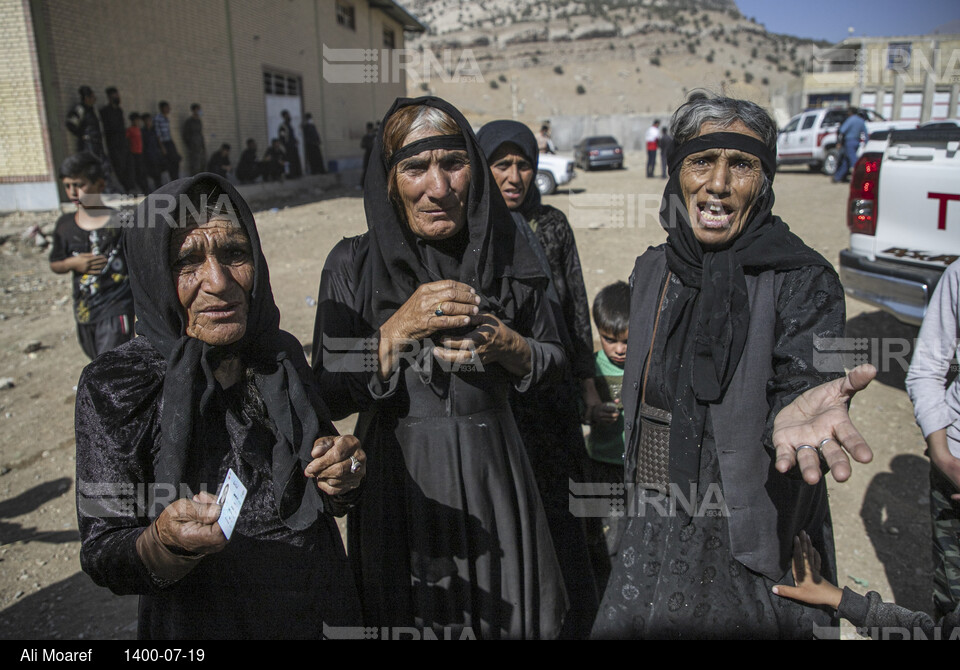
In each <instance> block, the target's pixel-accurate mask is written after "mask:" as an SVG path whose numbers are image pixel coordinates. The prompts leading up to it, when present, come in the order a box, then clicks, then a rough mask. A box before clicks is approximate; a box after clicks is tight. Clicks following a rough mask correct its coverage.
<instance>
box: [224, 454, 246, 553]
mask: <svg viewBox="0 0 960 670" xmlns="http://www.w3.org/2000/svg"><path fill="white" fill-rule="evenodd" d="M246 497H247V487H246V486H244V485H243V483H242V482H241V481H240V480H239V479H237V474H236V473H235V472H234V471H233V468H230V469H229V470H227V478H226V479H224V480H223V484H221V485H220V491H219V492H218V493H217V504H218V505H220V518H219V519H217V523H218V524H220V530H222V531H223V535H224V537H226V538H227V539H228V540H229V539H230V535H232V534H233V527H234V526H236V525H237V517H239V516H240V508H241V507H242V506H243V501H244V499H245V498H246Z"/></svg>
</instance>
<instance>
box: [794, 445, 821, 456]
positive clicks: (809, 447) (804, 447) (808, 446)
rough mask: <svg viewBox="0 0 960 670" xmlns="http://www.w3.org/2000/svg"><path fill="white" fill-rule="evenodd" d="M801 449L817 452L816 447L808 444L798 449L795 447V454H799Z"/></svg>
mask: <svg viewBox="0 0 960 670" xmlns="http://www.w3.org/2000/svg"><path fill="white" fill-rule="evenodd" d="M801 449H813V450H814V451H816V450H817V448H816V447H814V446H811V445H809V444H801V445H800V446H799V447H797V453H798V454H799V453H800V450H801Z"/></svg>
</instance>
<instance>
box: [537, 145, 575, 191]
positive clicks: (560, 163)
mask: <svg viewBox="0 0 960 670" xmlns="http://www.w3.org/2000/svg"><path fill="white" fill-rule="evenodd" d="M575 176H576V172H575V170H574V167H573V159H572V158H568V157H566V156H560V155H558V154H546V153H541V154H540V157H539V159H538V160H537V176H536V177H535V180H534V183H535V184H536V185H537V189H539V191H540V195H550V194H551V193H553V192H554V191H556V190H557V186H563V185H564V184H567V183H569V182H570V180H571V179H573V178H574V177H575Z"/></svg>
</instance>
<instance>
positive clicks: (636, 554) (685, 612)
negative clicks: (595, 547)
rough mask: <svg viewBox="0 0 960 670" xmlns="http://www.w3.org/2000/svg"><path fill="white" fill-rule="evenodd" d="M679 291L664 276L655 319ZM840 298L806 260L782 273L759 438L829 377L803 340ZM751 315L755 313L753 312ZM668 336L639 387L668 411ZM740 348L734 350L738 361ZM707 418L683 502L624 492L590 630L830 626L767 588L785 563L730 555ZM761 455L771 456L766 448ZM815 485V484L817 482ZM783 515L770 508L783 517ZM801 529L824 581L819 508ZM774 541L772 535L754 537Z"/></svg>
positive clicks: (760, 631) (724, 632) (752, 631)
mask: <svg viewBox="0 0 960 670" xmlns="http://www.w3.org/2000/svg"><path fill="white" fill-rule="evenodd" d="M634 281H638V278H636V277H634ZM680 290H681V285H680V282H679V280H678V279H677V278H676V275H673V276H672V277H671V281H670V283H669V284H668V287H667V290H666V292H665V296H664V299H663V307H662V311H661V317H662V318H661V324H662V323H666V322H669V318H668V317H667V314H668V312H669V310H671V309H672V308H673V303H674V301H676V298H677V295H678V292H679V291H680ZM843 304H844V303H843V290H842V288H841V287H840V285H839V282H838V281H837V279H836V275H834V274H833V273H832V272H829V271H825V270H824V269H823V268H821V267H816V266H814V267H805V268H801V269H797V270H792V271H789V272H787V273H786V276H785V277H784V279H783V284H782V288H781V290H780V293H779V296H778V299H777V304H776V308H777V313H776V317H775V319H771V321H773V322H774V328H775V329H776V341H775V342H776V343H775V346H774V359H775V366H774V369H775V376H774V377H773V378H772V379H770V380H769V381H768V382H767V384H766V388H767V397H768V402H769V407H767V408H761V409H760V410H758V411H763V412H764V415H765V416H766V417H767V419H766V422H767V430H766V435H765V441H768V439H769V436H770V433H771V431H772V427H773V419H774V418H775V416H776V414H777V413H778V412H779V411H780V410H781V409H783V407H785V406H786V405H787V404H789V402H790V401H791V400H792V399H793V398H795V397H796V396H797V395H799V394H800V393H802V392H803V391H805V390H807V389H809V388H812V387H813V386H815V385H816V384H818V383H822V382H825V381H828V380H829V379H831V378H832V377H833V376H834V375H833V374H831V373H828V372H824V373H821V372H819V371H818V370H817V369H816V368H815V366H814V365H813V361H812V356H813V353H814V352H813V346H812V341H813V338H814V337H837V336H839V335H840V334H842V332H843V323H844V321H843V314H844V310H843ZM753 318H755V319H761V318H763V316H762V315H759V314H756V315H754V316H753ZM668 337H669V334H668V333H667V332H666V329H663V328H660V329H658V330H657V332H656V339H655V341H654V345H653V349H652V351H651V352H650V357H651V362H652V364H651V366H650V374H649V378H648V382H647V394H646V402H647V403H648V404H651V405H653V406H655V407H659V408H663V409H668V408H673V402H672V400H671V398H670V395H669V392H668V391H667V383H666V377H667V376H668V375H669V374H670V373H669V372H668V368H669V366H670V363H669V359H668V358H667V357H666V356H665V350H666V346H667V344H666V340H667V338H668ZM749 355H750V352H746V353H745V354H744V356H745V358H746V357H747V356H749ZM643 357H644V356H641V359H642V358H643ZM681 376H682V375H681ZM761 383H762V382H761ZM744 411H745V412H746V411H749V410H748V409H747V408H744ZM674 416H676V409H675V408H674ZM713 417H714V414H713V412H711V410H710V409H709V408H708V409H707V416H706V422H705V427H704V431H703V442H702V447H701V449H700V452H699V454H698V461H699V475H698V477H697V479H696V484H697V486H696V494H695V495H694V496H691V501H692V503H693V504H692V505H686V504H685V503H684V502H682V501H679V500H677V499H674V501H673V502H674V503H676V505H675V507H670V500H669V498H667V499H663V498H660V499H658V500H657V496H656V495H654V494H653V493H651V492H647V491H641V490H640V489H639V487H638V489H637V490H635V491H634V494H633V500H632V503H633V509H632V510H631V511H630V514H629V519H628V521H627V523H628V525H627V526H626V529H625V531H624V533H623V536H622V539H621V543H620V550H619V554H618V556H617V559H616V560H615V562H614V565H613V571H612V572H611V575H610V581H609V582H608V584H607V590H606V593H605V594H604V597H603V600H602V602H601V605H600V613H599V615H598V616H597V620H596V622H595V624H594V628H593V633H592V637H594V638H601V639H632V638H644V639H657V638H671V639H701V638H720V639H730V638H740V639H744V638H750V639H753V638H810V637H811V635H812V634H814V633H815V632H816V630H817V629H816V627H817V626H820V627H822V630H823V631H824V632H826V631H827V630H828V627H829V626H831V625H832V623H833V619H832V617H831V616H830V614H829V613H828V612H827V611H826V610H825V609H824V608H816V607H811V606H805V605H802V604H800V603H797V602H795V601H792V600H789V599H787V598H781V597H779V596H776V595H774V594H773V593H772V592H771V588H772V587H773V585H774V584H776V583H782V584H790V585H792V584H793V578H792V575H791V573H790V572H789V569H788V570H787V571H786V572H785V573H784V574H783V575H782V576H781V577H780V578H779V579H776V580H775V579H771V578H770V577H767V576H764V575H762V574H760V573H758V572H754V571H752V570H750V569H749V568H747V567H746V566H744V565H743V564H742V563H741V562H740V561H738V560H737V559H736V558H735V556H734V553H733V549H732V541H731V534H730V528H729V523H728V522H729V519H728V512H727V511H726V510H724V509H723V505H724V504H725V503H724V486H725V484H724V481H723V478H722V476H721V470H720V461H719V459H718V453H717V450H718V445H717V442H716V439H715V436H714V431H713V426H712V419H713ZM769 453H770V459H771V463H772V459H773V453H772V452H769ZM728 485H729V483H728ZM817 486H820V487H823V486H825V485H824V483H823V482H821V483H820V484H819V485H817ZM628 509H629V506H628ZM665 510H666V511H665ZM690 510H693V513H692V514H691V513H690ZM793 512H794V511H793V510H790V509H783V510H780V514H781V518H782V519H783V520H784V522H785V523H786V522H787V521H786V520H788V519H790V518H791V514H793ZM806 531H807V532H808V533H809V534H810V535H811V537H813V538H814V542H815V544H816V545H817V547H818V549H819V551H820V553H821V555H822V556H823V559H824V566H823V573H824V575H825V576H826V577H827V578H828V579H829V578H832V577H833V576H834V572H835V565H834V558H833V556H834V549H833V537H832V530H831V526H830V519H829V515H827V516H826V519H825V520H824V521H823V522H822V523H821V524H820V525H818V526H817V527H808V528H806ZM776 541H777V538H775V537H774V538H769V537H767V538H757V539H756V542H776Z"/></svg>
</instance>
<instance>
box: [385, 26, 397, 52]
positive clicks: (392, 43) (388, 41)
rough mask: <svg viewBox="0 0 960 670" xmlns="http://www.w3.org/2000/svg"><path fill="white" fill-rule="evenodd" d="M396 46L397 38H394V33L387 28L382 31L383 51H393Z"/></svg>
mask: <svg viewBox="0 0 960 670" xmlns="http://www.w3.org/2000/svg"><path fill="white" fill-rule="evenodd" d="M396 46H397V38H396V37H395V36H394V33H393V31H392V30H390V29H389V28H384V29H383V48H384V49H395V48H396Z"/></svg>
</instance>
